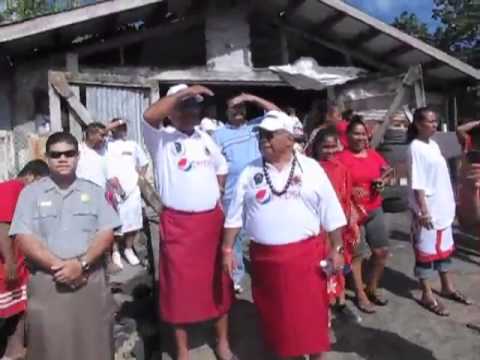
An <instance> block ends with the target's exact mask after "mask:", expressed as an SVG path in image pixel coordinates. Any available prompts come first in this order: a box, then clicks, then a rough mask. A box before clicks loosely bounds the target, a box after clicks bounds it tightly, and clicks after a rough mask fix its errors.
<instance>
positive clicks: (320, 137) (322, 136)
mask: <svg viewBox="0 0 480 360" xmlns="http://www.w3.org/2000/svg"><path fill="white" fill-rule="evenodd" d="M329 137H333V138H335V139H338V132H337V130H336V129H335V128H334V127H328V128H325V129H322V130H320V131H319V132H318V133H317V135H315V139H314V140H313V144H312V155H313V158H314V159H318V158H319V155H320V154H319V153H318V148H319V147H320V145H321V144H322V143H323V142H324V141H325V140H326V139H328V138H329Z"/></svg>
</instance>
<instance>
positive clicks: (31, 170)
mask: <svg viewBox="0 0 480 360" xmlns="http://www.w3.org/2000/svg"><path fill="white" fill-rule="evenodd" d="M49 173H50V172H49V170H48V165H47V163H46V162H45V161H43V160H40V159H37V160H32V161H29V162H28V163H27V164H26V165H25V166H24V167H23V169H22V170H20V172H19V173H18V175H17V176H18V177H24V176H28V175H32V176H35V177H44V176H48V174H49Z"/></svg>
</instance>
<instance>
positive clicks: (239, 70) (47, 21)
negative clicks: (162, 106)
mask: <svg viewBox="0 0 480 360" xmlns="http://www.w3.org/2000/svg"><path fill="white" fill-rule="evenodd" d="M88 3H90V4H89V5H85V6H81V7H72V8H71V9H66V10H65V11H62V12H58V13H52V14H46V15H43V16H39V17H35V18H33V19H29V20H25V21H19V22H10V23H9V22H7V23H2V25H0V179H3V178H6V177H9V176H12V175H13V174H14V173H15V172H16V170H17V169H18V168H19V167H20V166H22V165H23V164H24V163H25V162H26V161H27V160H29V159H30V158H31V157H32V156H39V155H41V152H42V149H41V148H37V145H36V144H38V142H37V141H36V136H39V135H42V132H43V131H44V129H45V126H47V132H48V131H57V130H60V129H66V130H68V131H71V132H72V133H74V134H75V135H77V136H78V137H80V136H81V125H82V124H83V123H84V122H88V121H92V120H93V119H95V120H100V121H108V120H109V119H111V118H113V117H117V116H122V117H125V118H126V119H127V120H128V121H129V122H130V128H131V129H133V130H134V131H133V132H132V136H133V137H134V138H135V139H137V140H138V141H141V133H140V121H141V118H142V113H143V111H144V109H145V108H146V107H147V106H148V105H149V104H150V103H151V102H152V101H155V100H156V99H158V98H159V97H160V96H162V95H163V94H164V93H165V91H166V89H167V88H168V86H170V85H171V84H173V83H179V82H182V83H201V84H205V85H208V86H211V87H212V88H213V90H214V91H215V92H216V94H217V105H218V107H219V110H220V114H221V110H222V106H224V103H225V99H227V98H228V97H229V96H232V95H233V94H235V93H238V92H240V91H252V92H255V93H257V94H259V95H261V96H265V97H267V98H269V99H272V100H274V101H276V102H278V103H279V104H280V105H285V106H286V105H292V106H294V107H296V108H297V110H298V111H299V112H300V113H306V112H308V111H309V109H310V107H311V104H312V102H313V101H314V100H316V99H327V98H339V97H340V98H342V99H343V100H344V101H345V102H349V101H350V103H349V105H350V106H352V107H357V108H356V109H355V110H362V107H363V108H366V107H367V108H368V107H372V103H371V101H372V98H375V97H381V98H383V100H384V103H385V101H386V105H382V106H383V108H382V109H378V110H381V111H379V112H377V120H379V121H380V122H383V123H384V124H385V126H381V128H383V130H382V131H381V132H379V135H378V136H377V137H378V139H377V142H378V143H381V141H382V136H383V133H384V131H385V130H386V128H387V127H388V121H384V120H388V119H389V118H390V117H391V115H392V113H393V112H395V111H397V110H398V109H399V108H401V107H402V106H403V105H408V104H411V105H412V106H411V107H414V106H415V105H421V104H425V103H429V104H433V105H435V106H436V107H437V108H438V109H439V110H440V112H441V113H442V122H443V123H444V124H445V126H446V127H448V128H449V129H450V130H452V129H454V128H455V126H456V124H457V121H458V118H459V116H460V117H468V116H474V115H475V112H476V111H477V114H478V109H475V108H473V107H470V108H469V107H467V106H466V105H465V104H464V100H465V99H466V98H467V96H473V95H475V94H476V93H475V92H474V91H473V92H468V90H469V89H474V88H475V86H477V85H478V82H479V80H480V72H479V70H478V69H475V68H473V67H471V66H469V65H468V64H466V63H463V62H461V61H460V60H458V59H456V58H453V57H452V56H449V55H448V54H446V53H444V52H442V51H440V50H438V49H436V48H433V47H431V46H429V45H428V44H425V43H424V42H422V41H420V40H418V39H415V38H413V37H411V36H408V35H406V34H404V33H403V32H401V31H399V30H397V29H395V28H393V27H392V26H390V25H388V24H386V23H384V22H382V21H380V20H377V19H375V18H373V17H371V16H369V15H367V14H365V13H363V12H362V11H360V10H358V9H356V8H354V7H352V6H350V5H348V4H346V3H345V2H343V1H340V0H262V1H242V0H195V1H193V0H168V1H167V0H129V1H124V0H106V1H88ZM305 59H306V60H305ZM305 64H307V65H305ZM419 66H420V67H419ZM352 69H353V70H352ZM312 74H313V75H312ZM322 74H327V75H332V74H333V75H335V76H336V77H337V78H340V79H341V81H340V82H335V81H334V82H333V83H332V82H331V81H330V80H331V76H327V77H321V76H320V77H319V76H318V75H322ZM325 78H327V80H325ZM388 78H389V79H396V80H395V81H396V82H395V81H393V80H392V81H390V82H388V84H389V85H388V86H386V89H387V90H385V92H384V93H382V94H379V93H378V91H377V92H373V93H372V94H373V95H372V96H371V97H370V98H369V99H367V98H368V97H367V98H361V99H360V100H362V101H359V102H356V103H355V101H353V100H354V99H353V98H351V99H350V100H349V98H348V96H349V94H350V95H351V94H356V93H358V91H357V90H358V89H360V90H362V91H361V92H363V93H365V92H368V91H366V90H365V89H368V88H369V87H368V86H369V84H373V83H374V82H375V81H377V82H380V83H381V82H382V79H388ZM322 79H323V80H322ZM59 84H61V85H59ZM392 84H396V85H392ZM355 91H357V92H355ZM375 94H376V95H375ZM354 103H355V104H354ZM375 104H378V102H377V103H375ZM374 107H375V106H374ZM371 116H372V117H373V115H371ZM220 117H222V115H220Z"/></svg>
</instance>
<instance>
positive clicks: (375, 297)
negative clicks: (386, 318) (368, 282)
mask: <svg viewBox="0 0 480 360" xmlns="http://www.w3.org/2000/svg"><path fill="white" fill-rule="evenodd" d="M367 297H368V300H370V302H372V303H373V304H375V305H377V306H386V305H388V300H387V299H385V298H384V297H382V296H381V295H379V294H378V293H374V292H367Z"/></svg>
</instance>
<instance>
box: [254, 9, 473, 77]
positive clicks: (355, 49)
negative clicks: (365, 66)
mask: <svg viewBox="0 0 480 360" xmlns="http://www.w3.org/2000/svg"><path fill="white" fill-rule="evenodd" d="M254 6H255V8H256V10H258V11H260V12H261V13H265V14H267V15H268V16H269V17H270V18H272V19H274V20H278V21H279V22H281V23H282V24H284V25H285V26H286V30H287V31H288V30H289V29H290V30H291V31H293V32H295V31H297V32H303V33H305V34H307V35H308V36H309V37H310V38H317V39H319V41H327V42H328V41H330V42H331V43H332V44H335V46H337V47H338V48H339V49H351V51H352V53H354V54H355V55H357V57H359V58H360V60H362V59H361V57H363V58H364V60H365V59H370V60H371V62H372V63H375V62H376V63H379V64H380V63H381V64H385V65H386V66H393V67H396V68H398V69H399V70H401V69H408V67H409V66H411V65H417V64H422V65H423V68H424V72H425V75H426V76H427V77H431V78H436V79H438V80H440V81H452V82H467V83H474V82H477V81H480V71H479V70H478V69H475V68H474V67H472V66H470V65H468V64H466V63H464V62H462V61H461V60H458V59H457V58H455V57H453V56H450V55H448V54H446V53H445V52H443V51H441V50H439V49H437V48H435V47H433V46H430V45H428V44H426V43H425V42H423V41H421V40H418V39H416V38H414V37H412V36H410V35H407V34H405V33H404V32H402V31H400V30H398V29H396V28H395V27H393V26H391V25H388V24H386V23H384V22H382V21H380V20H378V19H376V18H374V17H371V16H369V15H367V14H365V13H364V12H362V11H360V10H358V9H357V8H355V7H353V6H350V5H348V4H347V3H345V2H343V1H340V0H263V1H256V2H255V5H254Z"/></svg>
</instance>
